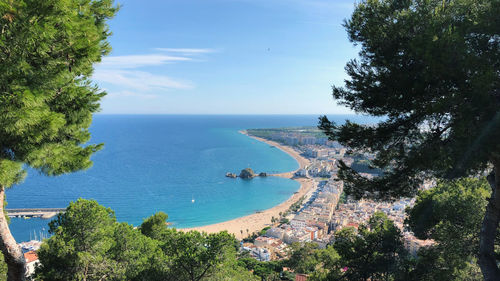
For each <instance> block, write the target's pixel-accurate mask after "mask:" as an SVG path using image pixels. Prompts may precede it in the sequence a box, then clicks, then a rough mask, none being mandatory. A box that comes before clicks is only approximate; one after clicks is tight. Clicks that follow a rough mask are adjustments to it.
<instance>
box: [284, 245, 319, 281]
mask: <svg viewBox="0 0 500 281" xmlns="http://www.w3.org/2000/svg"><path fill="white" fill-rule="evenodd" d="M318 249H319V248H318V245H317V244H316V243H305V244H303V245H302V244H300V243H293V244H292V245H290V251H291V255H290V258H289V259H288V261H287V262H286V265H287V266H288V267H290V268H292V269H293V270H294V271H295V272H296V273H307V274H308V273H312V272H314V270H315V269H316V266H318V264H319V261H318V257H317V253H318Z"/></svg>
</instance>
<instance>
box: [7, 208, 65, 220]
mask: <svg viewBox="0 0 500 281" xmlns="http://www.w3.org/2000/svg"><path fill="white" fill-rule="evenodd" d="M5 210H6V211H7V216H9V217H10V218H42V219H50V218H51V217H54V216H56V215H57V214H59V213H64V212H65V211H66V208H26V209H5Z"/></svg>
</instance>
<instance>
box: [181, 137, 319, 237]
mask: <svg viewBox="0 0 500 281" xmlns="http://www.w3.org/2000/svg"><path fill="white" fill-rule="evenodd" d="M240 133H242V134H244V135H247V136H249V137H251V138H253V139H256V140H258V141H261V142H265V143H267V144H269V145H272V146H274V147H277V148H278V149H280V150H282V151H283V152H285V153H287V154H289V155H290V156H292V157H293V158H294V159H295V160H296V161H297V163H298V164H299V166H300V167H299V169H303V168H305V167H307V166H308V165H310V161H309V160H308V159H306V158H304V157H302V156H301V155H300V154H299V153H298V152H297V151H296V150H294V149H293V148H291V147H288V146H284V145H281V144H279V143H277V142H274V141H270V140H266V139H263V138H259V137H255V136H250V135H248V134H247V133H246V132H245V131H240ZM299 169H297V170H299ZM297 170H295V171H291V172H286V173H280V174H271V175H269V176H279V177H283V178H289V179H293V180H296V181H298V182H299V183H300V189H299V190H298V191H297V192H295V193H294V194H293V195H292V196H291V197H290V198H288V199H287V200H286V201H285V202H283V203H281V204H279V205H277V206H274V207H273V208H270V209H267V210H264V211H261V212H259V213H255V214H251V215H247V216H244V217H240V218H236V219H233V220H229V221H225V222H221V223H216V224H211V225H206V226H200V227H193V228H184V229H180V230H182V231H190V230H197V231H204V232H208V233H216V232H220V231H223V230H227V232H229V233H231V234H234V235H235V237H236V238H238V239H243V238H245V237H247V236H248V234H251V233H253V232H259V231H260V230H262V229H263V228H264V227H266V226H270V225H271V219H272V218H273V217H274V218H279V216H280V215H279V214H280V213H284V212H286V211H287V210H288V209H289V208H290V206H291V205H292V204H293V203H295V202H297V201H298V200H299V199H300V198H301V197H302V196H305V195H306V194H308V193H309V191H310V190H311V189H312V188H313V187H314V182H313V180H312V179H308V178H294V177H293V176H294V173H295V172H296V171H297ZM262 196H265V195H264V194H263V195H262Z"/></svg>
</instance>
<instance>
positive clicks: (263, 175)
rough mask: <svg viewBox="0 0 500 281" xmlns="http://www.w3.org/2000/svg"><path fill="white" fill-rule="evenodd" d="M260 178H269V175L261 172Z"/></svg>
mask: <svg viewBox="0 0 500 281" xmlns="http://www.w3.org/2000/svg"><path fill="white" fill-rule="evenodd" d="M259 177H267V173H264V172H261V173H259Z"/></svg>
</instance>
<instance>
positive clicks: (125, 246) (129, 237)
mask: <svg viewBox="0 0 500 281" xmlns="http://www.w3.org/2000/svg"><path fill="white" fill-rule="evenodd" d="M49 226H50V233H52V234H53V236H52V237H51V238H49V239H48V240H46V241H45V242H44V243H43V244H42V247H41V249H40V251H39V252H38V255H39V258H40V262H41V264H42V265H41V267H39V268H38V269H37V271H36V279H37V280H103V279H106V280H148V279H143V277H144V276H148V274H149V272H150V271H152V270H156V269H159V268H161V267H162V266H161V265H159V263H158V262H159V260H157V259H158V257H161V254H162V253H161V251H160V249H159V247H158V245H157V242H155V241H154V240H152V239H150V238H148V237H145V236H143V235H142V234H141V233H140V232H139V231H138V230H135V229H133V227H132V226H131V225H128V224H125V223H118V222H116V218H115V216H114V213H113V212H112V211H111V210H110V209H107V208H104V207H102V206H100V205H99V204H97V202H95V201H87V200H82V199H79V200H78V201H77V202H74V203H71V204H70V206H69V207H68V208H67V210H66V213H64V214H59V215H58V216H57V218H56V219H55V220H53V221H52V222H50V224H49ZM149 280H155V279H149ZM156 280H159V279H156Z"/></svg>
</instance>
